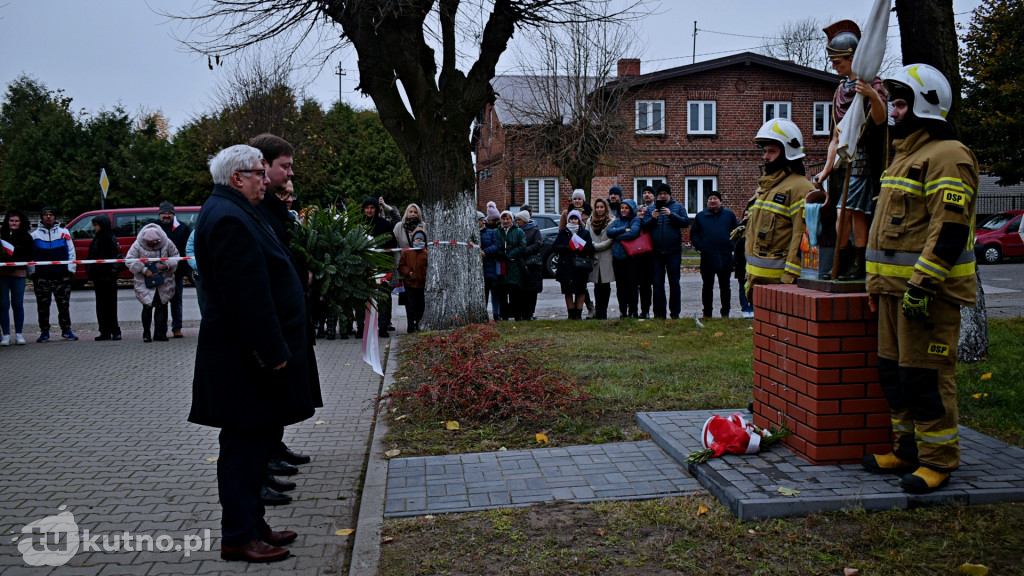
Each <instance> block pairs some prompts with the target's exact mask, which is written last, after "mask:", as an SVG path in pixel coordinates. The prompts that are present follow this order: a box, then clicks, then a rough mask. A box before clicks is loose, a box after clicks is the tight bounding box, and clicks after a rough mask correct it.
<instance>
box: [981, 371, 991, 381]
mask: <svg viewBox="0 0 1024 576" xmlns="http://www.w3.org/2000/svg"><path fill="white" fill-rule="evenodd" d="M981 379H982V380H991V379H992V373H991V372H985V373H984V374H982V375H981Z"/></svg>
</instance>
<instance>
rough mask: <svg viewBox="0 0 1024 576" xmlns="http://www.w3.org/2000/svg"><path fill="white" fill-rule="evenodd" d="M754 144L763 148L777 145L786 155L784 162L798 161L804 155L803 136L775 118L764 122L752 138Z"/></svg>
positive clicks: (797, 130)
mask: <svg viewBox="0 0 1024 576" xmlns="http://www.w3.org/2000/svg"><path fill="white" fill-rule="evenodd" d="M754 143H755V144H757V145H759V146H763V145H765V144H768V143H773V144H779V145H781V146H782V151H783V152H784V153H785V155H786V160H799V159H800V158H803V157H804V156H805V155H806V154H804V135H803V134H802V133H801V132H800V129H799V128H797V127H796V124H793V123H792V122H790V121H789V120H786V119H785V118H775V119H773V120H769V121H767V122H765V123H764V124H763V125H762V126H761V129H760V130H758V131H757V136H754Z"/></svg>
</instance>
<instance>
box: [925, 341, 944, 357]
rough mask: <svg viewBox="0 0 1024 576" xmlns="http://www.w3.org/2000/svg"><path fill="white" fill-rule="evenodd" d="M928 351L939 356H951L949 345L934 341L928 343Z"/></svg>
mask: <svg viewBox="0 0 1024 576" xmlns="http://www.w3.org/2000/svg"><path fill="white" fill-rule="evenodd" d="M928 353H929V354H935V355H937V356H949V346H947V345H946V344H938V343H936V342H932V343H930V344H928Z"/></svg>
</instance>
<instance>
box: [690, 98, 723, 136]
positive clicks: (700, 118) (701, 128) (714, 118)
mask: <svg viewBox="0 0 1024 576" xmlns="http://www.w3.org/2000/svg"><path fill="white" fill-rule="evenodd" d="M694 106H696V107H697V109H698V114H697V116H696V119H697V126H696V127H695V126H694V125H693V123H692V122H691V120H693V118H694V116H693V108H694ZM708 108H710V109H711V126H706V124H707V122H706V120H707V115H708ZM717 130H718V102H717V101H715V100H690V101H688V102H687V103H686V133H687V134H716V133H717Z"/></svg>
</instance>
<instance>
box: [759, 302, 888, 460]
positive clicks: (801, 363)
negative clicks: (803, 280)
mask: <svg viewBox="0 0 1024 576" xmlns="http://www.w3.org/2000/svg"><path fill="white" fill-rule="evenodd" d="M754 290H755V292H754V302H755V303H756V309H755V312H754V423H755V424H756V425H758V426H760V427H762V428H767V427H768V426H771V425H774V426H780V425H781V426H785V427H786V428H788V429H790V430H792V431H793V436H792V437H790V438H787V439H786V440H785V443H786V444H787V445H788V446H789V447H790V448H792V449H793V450H794V451H795V452H796V453H797V454H799V455H800V456H802V457H803V458H805V459H807V460H809V461H810V462H811V463H813V464H838V463H854V462H860V461H861V459H862V458H863V456H864V454H866V453H879V452H885V451H887V450H888V449H891V438H892V436H891V428H890V418H889V404H888V402H886V400H885V397H884V396H883V395H882V388H881V386H880V385H879V384H878V355H877V349H878V339H877V336H876V335H877V333H878V318H877V315H876V314H874V313H872V312H871V311H870V310H869V309H868V296H867V294H863V293H860V294H830V293H825V292H819V291H816V290H809V289H806V288H799V287H797V286H792V285H771V286H756V287H755V288H754Z"/></svg>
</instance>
